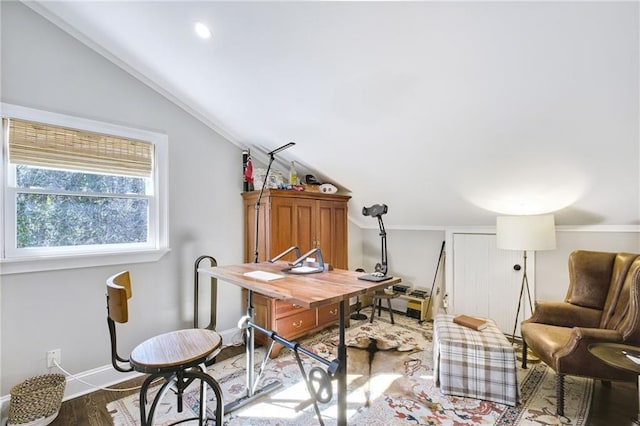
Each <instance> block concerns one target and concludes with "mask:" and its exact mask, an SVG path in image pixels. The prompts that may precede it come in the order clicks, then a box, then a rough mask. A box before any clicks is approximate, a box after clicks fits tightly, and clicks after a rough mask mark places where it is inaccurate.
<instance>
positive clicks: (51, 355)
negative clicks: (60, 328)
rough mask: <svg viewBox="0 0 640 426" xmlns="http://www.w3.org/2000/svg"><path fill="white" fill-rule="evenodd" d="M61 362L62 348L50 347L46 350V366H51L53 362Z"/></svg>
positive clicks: (53, 365)
mask: <svg viewBox="0 0 640 426" xmlns="http://www.w3.org/2000/svg"><path fill="white" fill-rule="evenodd" d="M56 362H57V363H58V364H60V363H62V349H51V350H50V351H47V368H53V367H55V366H56V364H55V363H56Z"/></svg>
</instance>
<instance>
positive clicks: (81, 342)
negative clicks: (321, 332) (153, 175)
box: [0, 2, 242, 395]
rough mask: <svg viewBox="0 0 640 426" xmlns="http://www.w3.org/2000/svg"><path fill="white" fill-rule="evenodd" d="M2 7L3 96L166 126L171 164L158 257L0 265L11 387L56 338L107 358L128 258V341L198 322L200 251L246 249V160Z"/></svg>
mask: <svg viewBox="0 0 640 426" xmlns="http://www.w3.org/2000/svg"><path fill="white" fill-rule="evenodd" d="M0 7H1V8H2V9H1V12H2V13H1V15H2V16H1V19H2V29H1V31H2V33H1V35H2V40H1V41H2V50H1V52H2V58H1V59H2V63H1V65H2V69H1V71H2V77H1V78H2V81H1V87H2V93H1V100H2V102H7V103H12V104H17V105H23V106H27V107H32V108H37V109H42V110H46V111H52V112H57V113H63V114H68V115H73V116H78V117H85V118H91V119H95V120H100V121H105V122H109V123H116V124H122V125H126V126H129V127H135V128H142V129H148V130H153V131H157V132H161V133H165V134H167V135H168V137H169V173H170V175H169V182H170V183H169V190H170V194H169V197H170V198H169V202H170V241H171V252H170V253H169V254H167V255H165V256H164V257H163V258H162V259H161V260H159V261H158V262H153V263H144V264H131V265H126V264H125V265H116V266H109V267H97V268H85V269H75V270H62V271H51V272H38V273H25V274H16V275H5V276H0V279H1V283H0V292H1V297H0V303H1V313H0V325H1V350H2V352H1V369H0V371H1V373H2V377H1V380H0V395H7V394H8V393H9V389H10V388H11V386H13V385H15V384H17V383H19V382H20V381H22V380H23V379H25V378H27V377H30V376H33V375H37V374H42V373H46V372H47V369H46V368H45V352H46V351H47V350H49V349H54V348H60V349H62V365H63V366H64V367H65V368H66V369H68V370H69V371H71V372H84V371H87V370H91V369H95V368H99V367H101V366H104V365H106V364H109V363H110V356H109V353H110V352H109V351H110V350H109V337H108V332H107V325H106V320H105V317H106V310H105V296H104V283H105V278H106V277H108V276H109V275H111V274H113V273H116V272H119V271H121V270H123V269H129V270H130V271H131V273H132V277H133V280H134V282H133V286H134V290H133V294H134V296H133V299H132V305H131V310H132V321H131V322H130V323H129V324H127V325H125V326H123V327H122V329H121V335H120V337H121V338H122V352H123V353H125V354H126V353H127V351H128V350H130V349H131V346H132V345H133V343H134V342H138V341H140V340H141V339H143V338H146V337H149V336H151V335H153V334H155V333H159V332H164V331H167V330H172V329H176V328H179V327H185V326H190V325H191V320H192V313H193V303H192V299H193V262H194V261H195V259H196V258H197V257H198V256H199V255H201V254H210V255H212V256H214V257H215V258H217V260H218V263H219V264H229V263H237V262H240V261H242V238H241V237H240V236H241V234H242V199H241V197H240V192H241V190H242V182H241V178H240V176H241V164H242V163H241V152H240V150H239V149H238V148H237V147H235V146H234V145H232V144H231V143H229V142H228V141H226V140H225V139H223V138H222V137H220V136H219V135H218V134H216V133H215V132H213V131H212V130H210V129H209V128H207V127H206V126H204V125H203V124H202V123H201V122H199V121H197V120H195V119H194V118H193V117H192V116H190V115H188V114H187V113H185V112H184V111H182V110H181V109H179V108H178V107H176V106H175V105H174V104H172V103H171V102H169V101H168V100H166V99H165V98H163V97H161V96H160V95H158V94H157V93H156V92H154V91H153V90H151V89H150V88H149V87H147V86H145V85H144V84H142V83H140V82H139V81H138V80H136V79H135V78H133V77H132V76H130V75H129V74H127V73H126V72H124V71H123V70H121V69H120V68H118V67H116V66H115V65H113V64H112V63H110V62H109V61H107V60H106V59H104V58H103V57H101V56H100V55H98V54H96V53H95V52H93V51H92V50H90V49H89V48H87V47H86V46H84V45H83V44H81V43H79V42H78V41H76V40H75V39H73V38H72V37H70V36H69V35H67V34H66V33H64V32H63V31H61V30H60V29H58V28H57V27H55V26H53V25H52V24H50V23H49V22H47V21H46V20H44V19H43V18H41V17H40V16H39V15H37V14H35V13H34V12H32V11H31V10H30V9H28V8H27V7H25V6H24V5H22V4H20V3H18V2H2V3H1V6H0ZM207 282H208V280H204V282H203V283H202V284H201V285H204V283H207ZM219 287H220V294H219V296H218V300H219V306H218V308H219V310H218V329H219V330H224V329H228V328H234V327H235V326H236V322H237V319H238V317H239V316H240V315H241V302H240V292H239V290H238V289H237V288H232V286H229V285H224V284H219ZM201 300H202V299H201ZM205 300H208V299H205Z"/></svg>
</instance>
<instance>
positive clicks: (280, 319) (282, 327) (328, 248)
mask: <svg viewBox="0 0 640 426" xmlns="http://www.w3.org/2000/svg"><path fill="white" fill-rule="evenodd" d="M258 195H259V191H253V192H245V193H243V194H242V197H243V199H244V215H245V225H244V247H245V252H244V258H245V259H244V260H245V262H253V261H254V258H255V243H256V241H255V235H256V228H255V226H256V223H255V217H256V202H257V199H258ZM349 198H350V197H349V196H346V195H336V194H322V193H315V192H296V191H286V190H275V189H271V190H265V191H264V193H263V195H262V199H261V201H260V210H259V216H258V220H259V225H258V261H259V262H264V261H266V260H268V259H271V258H273V257H275V256H277V255H278V254H280V253H282V252H283V251H285V250H286V249H288V248H289V247H291V246H297V247H298V248H299V249H300V254H304V253H306V252H308V251H309V250H311V249H312V248H320V251H321V252H322V257H323V259H324V262H325V263H328V264H329V265H331V266H332V267H334V268H337V269H347V268H348V258H347V253H348V245H347V203H348V201H349ZM294 259H295V254H294V253H290V254H289V255H287V256H286V257H284V258H283V259H282V260H285V261H293V260H294ZM243 294H244V296H245V297H243V300H244V303H245V305H246V291H245V292H243ZM253 307H254V313H255V322H256V323H257V324H259V325H261V326H263V327H265V328H267V329H269V330H273V331H275V332H276V333H278V335H279V336H282V337H284V338H286V339H289V340H291V339H296V338H299V337H302V336H304V335H306V334H309V333H312V332H315V331H318V330H320V329H322V328H324V327H326V326H328V325H330V324H333V323H335V322H337V321H338V319H339V316H338V313H339V304H337V303H336V304H332V305H327V306H322V307H320V308H318V309H311V310H309V309H304V308H302V307H299V306H296V305H292V304H291V303H288V302H284V301H282V300H275V299H271V298H269V297H266V296H263V295H260V294H255V293H254V295H253ZM245 309H246V306H245ZM346 315H347V316H346V319H347V320H348V312H346ZM255 336H256V341H257V342H258V343H261V344H266V343H268V342H267V340H268V339H267V337H266V336H264V335H262V333H256V335H255ZM280 349H282V347H281V346H280V345H275V346H274V349H273V352H272V356H273V357H275V356H277V355H278V354H279V353H280Z"/></svg>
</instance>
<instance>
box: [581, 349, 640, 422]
mask: <svg viewBox="0 0 640 426" xmlns="http://www.w3.org/2000/svg"><path fill="white" fill-rule="evenodd" d="M588 349H589V352H591V353H592V354H593V355H594V356H596V357H597V358H598V359H600V360H602V361H603V362H604V363H606V364H609V365H610V366H612V367H616V368H621V369H623V370H627V371H632V372H634V373H636V374H638V407H639V408H638V410H639V412H638V416H637V417H636V418H635V419H633V422H634V423H635V424H640V364H636V363H635V362H633V361H631V360H630V359H629V358H627V354H629V355H633V356H640V347H638V346H631V345H623V344H619V343H593V344H591V345H589V348H588Z"/></svg>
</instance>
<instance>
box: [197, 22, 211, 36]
mask: <svg viewBox="0 0 640 426" xmlns="http://www.w3.org/2000/svg"><path fill="white" fill-rule="evenodd" d="M194 29H195V30H196V34H198V37H200V38H211V30H210V29H209V27H207V26H206V25H205V24H203V23H202V22H196V24H195V26H194Z"/></svg>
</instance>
